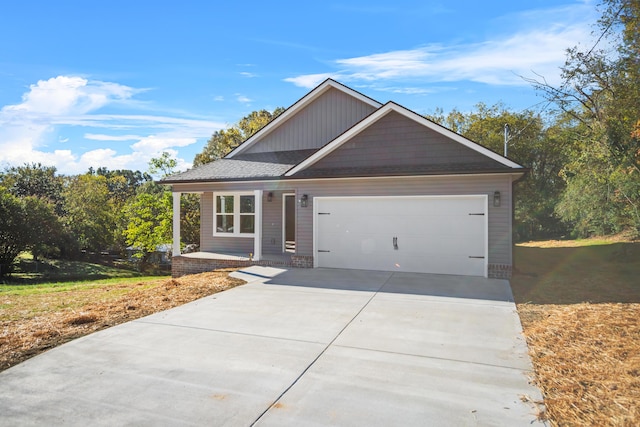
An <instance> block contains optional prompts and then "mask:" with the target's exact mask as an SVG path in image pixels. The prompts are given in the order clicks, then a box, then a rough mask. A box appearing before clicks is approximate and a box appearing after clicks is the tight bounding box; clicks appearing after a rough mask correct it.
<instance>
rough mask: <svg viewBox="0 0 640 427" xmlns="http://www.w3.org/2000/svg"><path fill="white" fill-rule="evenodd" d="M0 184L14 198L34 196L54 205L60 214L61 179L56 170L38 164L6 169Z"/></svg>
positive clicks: (61, 203)
mask: <svg viewBox="0 0 640 427" xmlns="http://www.w3.org/2000/svg"><path fill="white" fill-rule="evenodd" d="M0 183H1V184H2V185H3V186H4V187H5V188H6V189H7V190H9V192H10V193H12V194H13V195H14V196H17V197H26V196H35V197H38V198H41V199H44V200H47V201H49V202H51V203H53V204H54V206H55V209H56V212H57V213H58V214H61V213H62V210H63V199H62V178H61V177H59V176H57V175H56V168H55V167H53V166H43V165H41V164H40V163H38V164H36V163H32V164H25V165H24V166H14V167H10V168H8V169H7V170H6V171H5V173H4V174H2V175H0Z"/></svg>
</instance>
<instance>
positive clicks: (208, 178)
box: [161, 79, 526, 184]
mask: <svg viewBox="0 0 640 427" xmlns="http://www.w3.org/2000/svg"><path fill="white" fill-rule="evenodd" d="M332 89H337V90H339V91H341V92H342V93H346V94H348V95H350V96H353V97H355V98H357V99H358V100H360V101H362V102H365V103H366V104H367V105H369V106H371V107H374V108H375V110H373V112H371V113H370V114H368V115H367V116H365V117H364V118H363V119H361V120H360V121H359V122H357V123H355V124H354V125H353V126H351V127H350V128H348V129H347V130H345V131H344V132H343V133H342V134H340V135H338V136H337V137H335V138H334V139H333V140H331V141H329V142H327V143H326V144H325V145H324V146H322V147H320V148H308V149H302V147H299V149H293V150H287V151H262V152H253V151H254V150H249V151H248V152H247V149H248V148H250V147H251V146H252V145H255V144H256V143H257V142H259V141H260V140H262V139H264V138H265V136H266V135H268V134H269V133H271V132H273V131H274V130H276V129H278V127H279V126H281V125H282V124H284V123H286V122H287V120H289V119H290V118H292V117H294V116H295V115H296V114H297V113H298V112H300V111H301V110H302V109H303V108H305V107H306V106H308V105H309V104H310V103H312V102H313V101H315V100H317V99H318V98H319V97H320V96H322V95H323V94H324V93H326V92H327V91H329V90H332ZM392 113H394V114H397V115H399V116H400V117H401V118H402V120H411V121H413V122H414V123H413V125H415V126H416V127H418V128H422V127H424V130H425V132H430V133H431V134H433V135H438V137H439V138H440V137H441V140H442V141H444V142H441V143H440V144H443V143H444V144H448V143H451V144H454V145H455V146H457V147H458V148H457V150H461V149H463V151H464V150H467V151H468V152H469V153H473V156H469V155H463V156H462V157H458V156H456V155H450V157H449V158H445V159H444V160H443V159H442V157H441V158H440V159H439V160H438V161H435V162H431V161H426V162H421V161H420V158H419V157H416V158H414V159H413V160H414V161H411V162H404V163H403V162H400V163H398V162H397V160H395V161H394V160H392V159H395V157H394V155H393V154H391V155H390V156H387V157H384V156H383V157H384V158H385V159H389V160H391V161H390V162H389V163H384V162H380V161H378V162H377V163H375V162H369V161H367V162H364V163H363V162H362V161H351V160H350V158H349V157H348V156H347V157H345V158H344V159H342V158H341V156H343V155H345V153H346V152H343V151H342V150H340V151H337V150H339V149H340V148H341V147H343V146H344V148H343V149H346V150H347V151H348V150H351V153H350V155H354V154H353V147H357V146H360V147H361V148H360V149H362V150H366V149H367V148H366V147H371V146H370V145H369V144H367V143H366V142H365V143H364V144H362V145H360V142H358V140H359V139H360V141H367V139H366V137H365V135H366V134H367V133H369V132H376V131H377V130H379V129H384V130H385V132H388V131H390V129H388V128H387V126H388V124H387V123H385V121H386V120H392ZM383 118H385V119H384V120H382V119H383ZM365 131H366V132H365ZM363 138H364V139H363ZM415 141H416V140H415V138H414V147H415ZM348 142H353V144H351V145H352V146H353V147H351V148H349V144H347V143H348ZM379 142H380V141H378V143H379ZM345 144H346V145H345ZM457 144H460V145H457ZM383 145H384V147H385V149H388V146H386V145H385V144H383ZM394 147H395V148H394V149H401V148H400V147H401V146H397V147H396V146H395V145H394ZM452 147H453V146H452ZM372 149H373V150H376V147H372ZM378 149H379V147H378ZM427 149H430V148H429V147H427ZM409 150H410V148H409ZM334 152H335V155H332V153H334ZM422 153H425V152H424V151H422ZM426 153H428V151H427V152H426ZM452 153H455V151H453V152H452ZM405 154H406V155H405V157H406V156H407V155H408V156H411V152H410V151H409V152H407V153H405ZM356 155H358V154H356ZM366 155H367V154H366V153H365V156H366ZM336 156H338V157H336ZM378 156H379V157H380V154H379V153H378ZM383 157H380V158H383ZM336 159H340V161H338V162H336ZM456 159H458V161H456ZM513 172H516V173H524V172H526V169H525V168H524V167H522V166H521V165H519V164H517V163H515V162H513V161H511V160H509V159H508V158H506V157H503V156H501V155H499V154H497V153H494V152H493V151H491V150H489V149H487V148H485V147H483V146H482V145H480V144H477V143H475V142H473V141H471V140H469V139H467V138H465V137H463V136H462V135H459V134H457V133H455V132H453V131H451V130H449V129H447V128H445V127H443V126H441V125H439V124H437V123H435V122H432V121H431V120H429V119H427V118H425V117H423V116H421V115H419V114H417V113H415V112H413V111H411V110H409V109H407V108H405V107H403V106H401V105H399V104H396V103H394V102H388V103H386V104H384V105H382V104H380V103H378V102H377V101H375V100H373V99H371V98H369V97H367V96H365V95H362V94H361V93H359V92H356V91H354V90H352V89H350V88H348V87H346V86H344V85H342V84H340V83H338V82H336V81H334V80H331V79H328V80H325V81H324V82H323V83H322V84H320V85H319V86H317V87H316V88H315V89H313V90H312V91H311V92H309V93H308V94H307V95H305V96H304V97H303V98H301V99H300V100H299V101H298V102H296V103H295V104H294V105H292V106H291V107H289V108H288V109H287V110H286V111H285V112H284V113H282V114H281V115H280V116H278V117H277V118H276V119H274V120H273V121H272V122H271V123H269V124H268V125H266V126H265V127H264V128H262V129H261V130H260V131H258V132H257V133H256V134H254V135H253V136H252V137H251V138H249V139H247V140H246V141H245V142H244V143H243V144H241V145H240V146H238V147H236V149H234V150H233V151H232V152H231V153H229V154H228V155H227V156H225V157H224V158H222V159H218V160H216V161H214V162H211V163H208V164H205V165H202V166H199V167H196V168H194V169H191V170H187V171H186V172H182V173H178V174H175V175H172V176H170V177H167V178H165V179H163V180H161V182H162V183H165V184H178V183H192V182H223V181H248V180H280V179H309V178H349V177H384V176H411V175H450V174H474V173H484V174H487V173H513Z"/></svg>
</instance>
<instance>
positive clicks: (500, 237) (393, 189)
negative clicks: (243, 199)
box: [174, 174, 512, 265]
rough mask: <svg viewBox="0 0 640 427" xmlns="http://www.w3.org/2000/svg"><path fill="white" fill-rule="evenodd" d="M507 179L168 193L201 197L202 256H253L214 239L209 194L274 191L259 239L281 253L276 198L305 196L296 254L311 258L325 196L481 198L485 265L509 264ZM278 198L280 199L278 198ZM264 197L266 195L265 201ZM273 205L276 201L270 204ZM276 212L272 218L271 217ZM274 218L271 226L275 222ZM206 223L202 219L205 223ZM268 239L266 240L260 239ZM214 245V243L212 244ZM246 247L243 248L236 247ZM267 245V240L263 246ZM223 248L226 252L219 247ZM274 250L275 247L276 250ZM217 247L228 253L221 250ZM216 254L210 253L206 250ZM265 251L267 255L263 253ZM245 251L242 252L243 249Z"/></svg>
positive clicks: (308, 183) (222, 187) (268, 185)
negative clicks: (497, 202) (484, 201)
mask: <svg viewBox="0 0 640 427" xmlns="http://www.w3.org/2000/svg"><path fill="white" fill-rule="evenodd" d="M511 180H512V177H511V176H510V175H507V174H505V175H487V176H479V175H474V176H469V175H467V176H451V177H410V178H381V179H334V180H299V181H295V182H253V183H248V182H247V183H233V184H230V183H220V184H215V183H213V184H206V185H204V184H200V185H196V184H191V185H187V184H185V185H181V186H178V185H174V191H188V190H191V191H194V190H196V189H198V190H199V191H204V192H205V194H204V196H203V204H202V211H203V214H202V218H203V220H202V224H203V226H202V229H203V236H202V238H201V242H206V243H205V244H202V245H201V246H202V250H204V251H214V250H228V251H234V249H233V248H235V247H237V246H238V245H242V244H248V245H249V248H248V251H249V252H252V250H253V239H245V238H222V239H221V238H216V237H212V233H213V196H212V193H210V191H247V190H256V189H263V190H265V192H267V191H274V195H276V196H277V197H274V201H273V202H271V204H269V203H268V202H265V203H264V205H263V209H264V216H263V236H265V238H268V239H271V238H275V239H276V247H277V250H278V251H281V245H282V242H281V240H280V239H282V222H281V221H282V219H281V217H279V215H280V214H281V209H282V200H281V197H282V195H281V193H282V192H295V193H296V199H299V197H300V196H301V195H302V194H307V195H308V196H309V206H308V207H307V208H301V207H300V206H299V205H297V206H296V254H297V255H311V256H312V255H313V198H314V197H330V196H334V197H337V196H411V195H424V196H429V195H462V194H487V195H488V196H489V220H488V221H489V260H488V262H489V264H508V265H511V264H512V259H511V246H512V240H511V232H510V229H511V218H512V209H511V204H512V199H511ZM495 191H500V193H501V199H502V200H501V206H500V207H498V208H495V207H493V203H492V201H493V193H494V192H495ZM279 193H280V194H279ZM265 197H266V195H265ZM276 199H279V200H278V201H276ZM276 211H277V212H276ZM276 217H277V220H275V219H276ZM207 218H208V219H207ZM266 236H270V237H266ZM216 239H217V242H216ZM238 241H246V242H238ZM269 241H270V240H269ZM225 245H228V246H225ZM278 245H279V246H278ZM223 246H224V247H225V248H226V247H228V248H229V249H223ZM209 248H216V249H209ZM271 248H272V246H269V244H268V243H264V242H263V251H265V253H269V252H270V251H271ZM267 250H269V252H267ZM245 251H247V249H246V248H245Z"/></svg>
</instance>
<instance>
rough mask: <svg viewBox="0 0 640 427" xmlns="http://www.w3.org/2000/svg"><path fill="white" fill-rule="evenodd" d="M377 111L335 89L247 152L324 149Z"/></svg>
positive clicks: (323, 95) (330, 90) (321, 96)
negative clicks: (330, 142) (327, 144)
mask: <svg viewBox="0 0 640 427" xmlns="http://www.w3.org/2000/svg"><path fill="white" fill-rule="evenodd" d="M374 110H375V108H374V107H372V106H371V105H368V104H366V103H365V102H363V101H361V100H359V99H356V98H354V97H353V96H351V95H348V94H346V93H344V92H342V91H340V90H338V89H335V88H331V89H329V90H327V91H326V92H325V93H323V94H322V95H320V96H319V97H318V99H316V100H314V101H313V102H312V103H311V104H309V105H307V106H306V107H304V108H303V109H301V110H300V111H299V112H298V113H297V114H296V115H295V116H293V117H291V118H290V119H289V120H287V121H286V122H285V123H283V124H281V125H280V126H279V127H278V128H277V129H275V130H273V131H272V132H270V133H269V134H268V135H266V136H265V137H264V138H263V139H262V140H260V141H258V142H256V143H255V144H254V145H253V146H252V147H250V148H249V149H247V151H246V153H264V152H269V151H290V150H305V149H313V148H320V147H322V146H323V145H325V144H326V143H328V142H329V141H331V140H333V139H334V138H335V137H337V136H338V135H340V134H341V133H342V132H344V131H345V130H347V129H349V128H350V127H351V126H353V125H354V124H356V123H357V122H359V121H360V120H362V119H363V118H365V117H366V116H368V115H369V114H371V113H372V112H373V111H374Z"/></svg>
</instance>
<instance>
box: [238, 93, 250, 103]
mask: <svg viewBox="0 0 640 427" xmlns="http://www.w3.org/2000/svg"><path fill="white" fill-rule="evenodd" d="M236 101H238V102H241V103H243V104H249V103H251V102H252V101H253V100H252V99H251V98H249V97H247V96H245V95H241V94H239V93H236Z"/></svg>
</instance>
